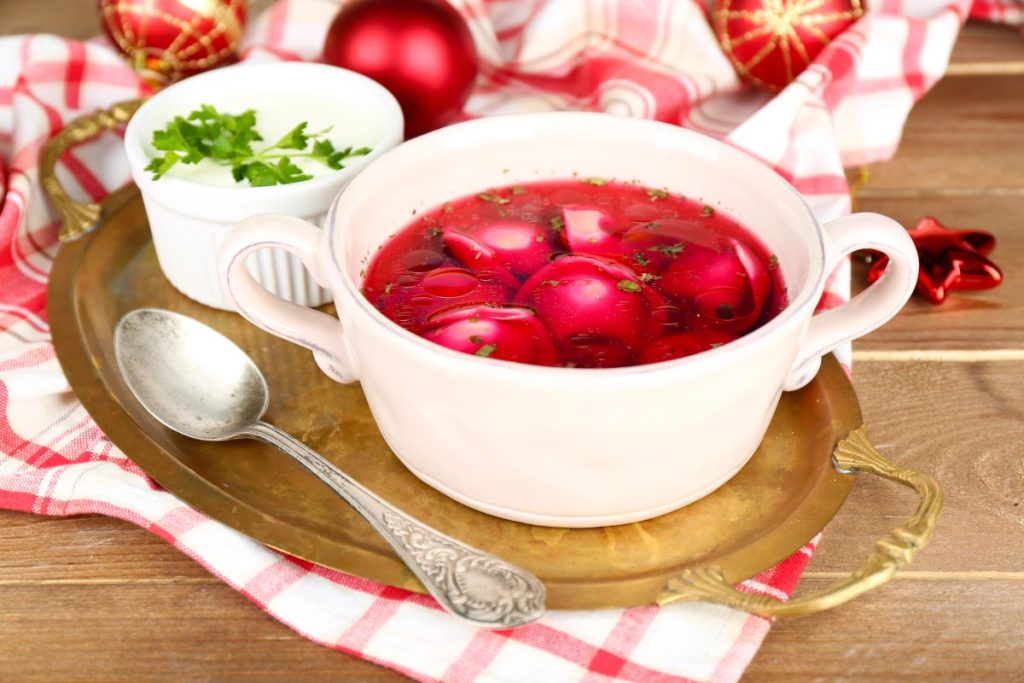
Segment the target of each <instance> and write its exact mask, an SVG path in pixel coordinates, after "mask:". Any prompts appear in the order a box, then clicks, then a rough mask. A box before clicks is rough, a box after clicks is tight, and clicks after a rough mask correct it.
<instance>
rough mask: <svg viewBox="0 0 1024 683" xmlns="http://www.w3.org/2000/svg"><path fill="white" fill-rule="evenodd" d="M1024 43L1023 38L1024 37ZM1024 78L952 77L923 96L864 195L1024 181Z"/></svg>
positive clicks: (955, 191)
mask: <svg viewBox="0 0 1024 683" xmlns="http://www.w3.org/2000/svg"><path fill="white" fill-rule="evenodd" d="M1020 42H1021V44H1022V45H1024V39H1020ZM1022 149H1024V88H1022V87H1021V77H1020V76H986V77H978V76H948V77H946V78H944V79H943V80H942V81H940V82H939V83H938V84H937V85H936V86H935V87H934V88H933V89H932V90H931V92H929V93H928V94H927V95H925V96H924V98H923V99H922V100H921V101H920V102H918V104H917V106H916V107H915V108H914V111H913V112H912V115H911V116H910V118H909V120H908V121H907V125H906V127H905V129H904V134H903V141H902V142H901V144H900V148H899V151H898V152H897V153H896V155H895V156H894V157H893V159H892V160H891V161H888V162H886V163H879V164H874V165H872V166H871V180H870V182H869V183H868V184H867V185H866V186H865V187H864V188H863V189H862V190H861V192H860V195H859V196H860V197H862V198H864V199H867V198H868V197H875V196H879V195H882V196H890V195H893V194H908V193H909V194H915V195H919V194H920V193H921V191H922V190H923V191H925V192H927V193H928V194H941V193H947V194H952V195H954V196H963V195H965V194H970V191H976V190H978V189H986V190H987V189H992V188H998V189H999V190H1001V191H1002V192H1010V193H1017V194H1019V193H1020V191H1021V190H1020V188H1021V187H1024V155H1022V154H1021V150H1022Z"/></svg>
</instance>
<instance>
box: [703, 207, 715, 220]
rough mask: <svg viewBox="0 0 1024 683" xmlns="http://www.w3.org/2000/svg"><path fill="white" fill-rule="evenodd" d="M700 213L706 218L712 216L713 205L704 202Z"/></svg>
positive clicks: (713, 211) (713, 212)
mask: <svg viewBox="0 0 1024 683" xmlns="http://www.w3.org/2000/svg"><path fill="white" fill-rule="evenodd" d="M700 215H701V216H704V217H705V218H707V217H709V216H714V215H715V207H713V206H710V205H708V204H705V205H704V208H703V209H701V210H700Z"/></svg>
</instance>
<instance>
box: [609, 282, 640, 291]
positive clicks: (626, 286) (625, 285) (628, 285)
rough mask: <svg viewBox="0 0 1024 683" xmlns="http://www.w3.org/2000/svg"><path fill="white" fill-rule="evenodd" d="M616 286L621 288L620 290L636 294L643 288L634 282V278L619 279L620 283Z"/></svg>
mask: <svg viewBox="0 0 1024 683" xmlns="http://www.w3.org/2000/svg"><path fill="white" fill-rule="evenodd" d="M615 286H616V287H618V288H619V291H622V292H632V293H634V294H635V293H636V292H639V291H640V289H641V287H640V285H638V284H637V283H635V282H633V281H632V280H619V282H618V284H616V285H615Z"/></svg>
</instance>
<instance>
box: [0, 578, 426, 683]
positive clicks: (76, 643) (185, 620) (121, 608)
mask: <svg viewBox="0 0 1024 683" xmlns="http://www.w3.org/2000/svg"><path fill="white" fill-rule="evenodd" d="M0 605H3V618H2V619H0V679H2V680H5V681H18V682H19V683H36V682H38V683H52V682H53V681H60V682H61V683H78V682H85V681H104V682H105V683H121V682H123V683H137V682H138V681H167V682H168V683H177V682H179V681H188V680H206V681H208V680H218V681H225V680H238V679H244V680H245V681H248V682H255V681H259V682H267V683H269V682H271V681H280V682H281V683H290V682H292V681H296V682H298V681H324V680H332V681H335V680H340V681H366V682H368V683H385V682H393V681H403V680H406V679H405V678H404V677H403V676H400V675H399V674H397V673H394V672H391V671H389V670H386V669H383V668H381V667H378V666H376V665H374V664H370V663H368V662H364V661H361V660H357V659H355V658H352V657H349V656H347V655H344V654H341V653H339V652H335V651H333V650H331V649H328V648H326V647H321V646H319V645H316V644H314V643H312V642H310V641H308V640H305V639H304V638H301V637H299V636H298V635H296V634H294V633H293V632H292V631H290V630H288V629H286V628H284V627H283V626H281V625H280V624H278V623H276V622H274V621H273V620H272V619H270V618H269V617H268V616H266V615H265V614H264V613H263V612H262V611H261V610H260V609H259V608H258V607H256V606H255V605H253V604H251V603H250V602H249V601H248V600H246V599H245V598H244V597H242V596H241V595H239V594H238V593H235V592H234V591H232V590H231V589H230V588H228V587H226V586H224V585H221V584H204V585H197V584H189V585H139V584H120V585H113V586H95V585H77V586H67V585H65V586H47V585H42V586H39V585H18V586H4V585H0Z"/></svg>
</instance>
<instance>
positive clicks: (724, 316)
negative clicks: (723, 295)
mask: <svg viewBox="0 0 1024 683" xmlns="http://www.w3.org/2000/svg"><path fill="white" fill-rule="evenodd" d="M715 315H716V316H718V319H719V320H732V319H733V318H734V317H736V309H735V308H733V307H732V305H731V304H718V306H716V307H715Z"/></svg>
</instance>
